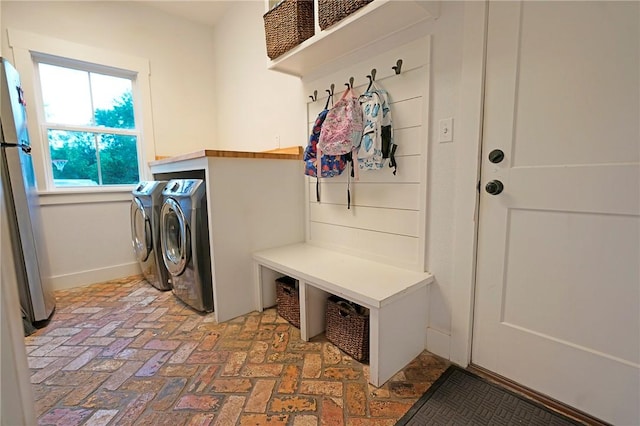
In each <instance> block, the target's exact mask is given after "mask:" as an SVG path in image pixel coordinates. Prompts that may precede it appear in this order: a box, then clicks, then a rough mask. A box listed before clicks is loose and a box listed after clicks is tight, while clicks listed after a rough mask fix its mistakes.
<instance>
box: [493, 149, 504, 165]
mask: <svg viewBox="0 0 640 426" xmlns="http://www.w3.org/2000/svg"><path fill="white" fill-rule="evenodd" d="M502 160H504V152H503V151H502V150H501V149H494V150H493V151H491V152H490V153H489V161H491V162H492V163H493V164H498V163H499V162H501V161H502Z"/></svg>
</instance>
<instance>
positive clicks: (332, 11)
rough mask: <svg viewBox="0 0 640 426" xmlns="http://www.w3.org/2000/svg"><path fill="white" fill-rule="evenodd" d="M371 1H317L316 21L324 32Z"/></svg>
mask: <svg viewBox="0 0 640 426" xmlns="http://www.w3.org/2000/svg"><path fill="white" fill-rule="evenodd" d="M372 1H373V0H318V21H319V22H320V28H321V29H323V30H325V29H327V28H329V27H330V26H332V25H333V24H335V23H336V22H338V21H341V20H343V19H344V18H346V17H347V16H349V15H351V14H352V13H353V12H355V11H356V10H358V9H360V8H361V7H362V6H364V5H366V4H368V3H371V2H372Z"/></svg>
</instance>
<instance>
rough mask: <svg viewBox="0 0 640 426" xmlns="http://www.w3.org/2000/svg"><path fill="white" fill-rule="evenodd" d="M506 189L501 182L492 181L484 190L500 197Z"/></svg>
mask: <svg viewBox="0 0 640 426" xmlns="http://www.w3.org/2000/svg"><path fill="white" fill-rule="evenodd" d="M503 189H504V185H503V184H502V182H500V181H499V180H492V181H489V182H488V183H487V185H486V186H485V187H484V190H485V191H487V192H488V193H489V194H491V195H498V194H499V193H501V192H502V190H503Z"/></svg>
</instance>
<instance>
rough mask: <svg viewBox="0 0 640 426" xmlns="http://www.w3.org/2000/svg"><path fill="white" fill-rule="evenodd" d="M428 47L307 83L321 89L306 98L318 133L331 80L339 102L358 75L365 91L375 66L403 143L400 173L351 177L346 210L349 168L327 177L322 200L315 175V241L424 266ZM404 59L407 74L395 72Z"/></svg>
mask: <svg viewBox="0 0 640 426" xmlns="http://www.w3.org/2000/svg"><path fill="white" fill-rule="evenodd" d="M429 49H430V39H429V37H426V38H422V39H419V40H416V41H413V42H411V43H408V44H407V45H405V46H401V47H398V48H397V49H394V50H393V51H389V52H384V53H381V54H380V55H379V56H377V57H375V58H371V59H370V60H367V61H363V62H360V63H358V64H354V65H350V66H349V67H348V68H345V69H344V70H339V71H336V72H335V73H333V74H328V75H324V76H322V77H320V78H318V79H317V80H314V81H307V82H305V90H307V91H308V92H310V93H312V92H313V90H317V91H318V99H317V100H316V101H315V102H313V101H310V100H309V102H308V103H307V124H308V129H309V132H311V130H312V127H313V123H314V121H315V119H316V117H317V115H318V114H319V113H320V112H321V111H322V109H323V108H324V105H325V103H326V100H327V93H326V91H325V89H328V88H329V86H330V84H331V83H334V84H335V91H334V92H335V95H334V101H338V100H339V99H340V97H341V96H342V94H343V93H344V90H345V88H346V87H345V86H344V82H346V81H348V79H349V77H350V76H354V77H355V89H356V92H357V93H363V92H364V91H365V90H366V88H367V85H368V80H367V79H366V78H364V76H365V75H367V74H369V73H370V70H371V68H376V69H377V70H378V74H377V78H376V80H377V82H378V83H379V84H380V86H382V87H383V88H384V89H386V90H387V91H388V92H389V97H390V101H391V111H392V114H393V127H394V140H395V142H396V143H397V144H398V149H397V151H396V157H397V163H398V169H397V174H396V175H394V174H393V169H391V168H389V167H388V165H387V166H385V167H384V168H383V169H381V170H374V171H370V170H360V171H359V180H358V181H354V180H353V178H352V179H351V194H352V197H351V201H352V202H351V209H347V208H346V202H347V197H346V191H347V179H348V178H347V176H348V171H346V170H345V172H344V173H343V174H342V175H341V176H338V177H335V178H330V179H320V188H321V201H320V202H319V203H318V202H317V201H316V179H315V178H308V185H307V200H308V208H307V241H308V242H309V243H312V244H317V245H320V246H323V247H328V248H333V249H336V250H339V251H344V252H347V253H351V254H355V255H359V256H363V257H366V258H371V259H376V260H379V261H381V262H386V263H390V264H393V265H397V266H402V267H407V268H410V269H416V270H424V248H425V241H426V235H425V229H426V187H427V186H426V176H427V173H426V164H427V161H426V154H427V150H426V147H427V140H426V138H427V135H428V134H429V132H428V129H427V124H428V111H429V56H430V53H429ZM398 58H402V59H403V62H404V63H403V72H402V73H401V74H400V75H396V74H395V73H394V72H393V71H390V67H391V65H395V62H396V60H397V59H398ZM386 65H389V67H388V68H389V69H387V67H386ZM330 106H331V105H330Z"/></svg>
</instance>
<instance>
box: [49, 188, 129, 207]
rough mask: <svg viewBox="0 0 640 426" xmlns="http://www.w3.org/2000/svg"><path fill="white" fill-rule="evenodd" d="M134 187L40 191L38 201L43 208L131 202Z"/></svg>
mask: <svg viewBox="0 0 640 426" xmlns="http://www.w3.org/2000/svg"><path fill="white" fill-rule="evenodd" d="M134 186H135V185H126V186H118V187H112V188H100V187H98V188H96V187H86V188H65V189H57V190H53V191H40V192H38V200H39V203H40V205H41V206H52V205H65V204H97V203H114V202H123V201H130V200H131V191H133V188H134Z"/></svg>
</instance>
